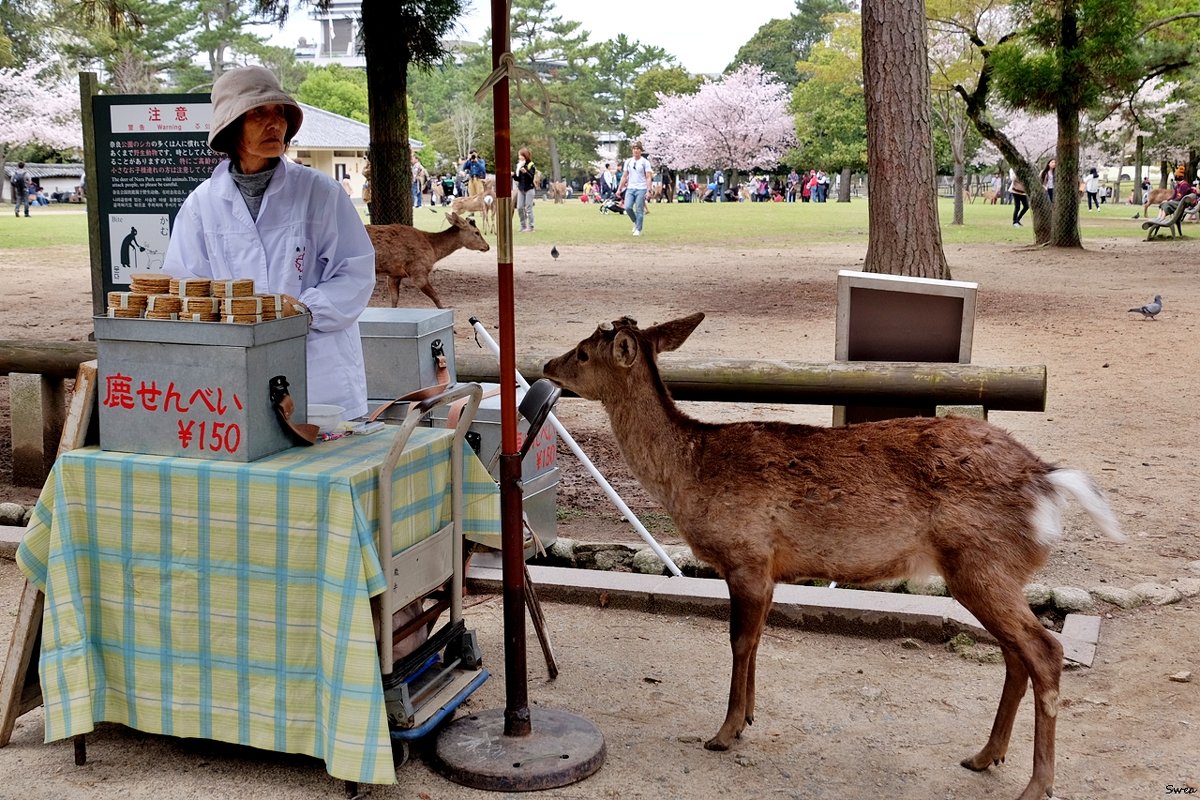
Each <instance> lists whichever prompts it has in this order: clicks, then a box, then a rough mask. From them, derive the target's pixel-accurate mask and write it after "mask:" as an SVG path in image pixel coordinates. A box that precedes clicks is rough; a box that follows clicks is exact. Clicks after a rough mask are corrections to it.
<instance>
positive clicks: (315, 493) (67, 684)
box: [17, 426, 499, 783]
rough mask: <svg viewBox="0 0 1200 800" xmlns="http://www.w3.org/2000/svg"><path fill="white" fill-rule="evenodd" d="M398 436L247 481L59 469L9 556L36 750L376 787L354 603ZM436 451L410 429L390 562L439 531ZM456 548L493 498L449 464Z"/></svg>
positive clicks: (381, 764)
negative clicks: (313, 775)
mask: <svg viewBox="0 0 1200 800" xmlns="http://www.w3.org/2000/svg"><path fill="white" fill-rule="evenodd" d="M398 431H399V428H398V427H392V426H389V427H388V428H386V429H385V430H384V431H382V432H380V433H377V434H372V435H369V436H350V437H347V438H344V439H339V440H336V441H330V442H321V443H318V444H317V445H316V446H314V447H296V448H292V449H290V450H285V451H283V452H281V453H278V454H276V455H273V456H269V457H267V458H263V459H260V460H258V461H253V462H250V463H235V462H222V461H208V460H201V459H187V458H167V457H162V456H148V455H131V454H126V453H115V452H108V451H102V450H99V449H97V448H94V447H93V448H84V449H81V450H75V451H73V452H70V453H67V454H65V455H63V456H62V457H61V458H60V459H59V460H58V462H57V464H56V465H55V467H54V470H53V472H52V474H51V476H50V478H49V480H48V481H47V482H46V486H45V488H44V489H43V490H42V494H41V497H40V498H39V499H38V503H37V507H36V508H35V510H34V513H33V519H32V521H31V522H30V526H29V529H28V531H27V532H26V534H25V537H24V540H23V541H22V543H21V546H20V548H19V550H18V553H17V561H18V564H19V565H20V567H21V569H22V570H23V571H24V573H25V574H26V576H28V577H29V579H30V580H31V581H33V582H34V583H35V584H37V586H38V587H39V588H40V589H42V590H43V591H44V592H45V595H46V605H45V612H44V616H43V622H42V647H41V662H40V665H39V666H40V675H41V683H42V695H43V699H44V703H45V707H46V741H48V742H49V741H54V740H57V739H63V738H66V737H69V736H74V735H76V734H81V733H87V732H90V731H92V730H93V729H94V726H95V724H96V723H97V722H100V721H108V722H118V723H121V724H124V725H127V726H129V727H132V728H136V729H138V730H142V731H147V732H150V733H159V734H165V735H169V736H179V737H199V738H204V739H217V740H220V741H225V742H233V743H236V744H242V745H249V746H251V747H257V748H262V749H266V750H275V751H280V752H286V753H304V754H307V755H311V756H315V757H316V758H319V759H322V760H323V761H325V764H326V769H327V770H328V771H329V774H330V775H333V776H334V777H337V778H342V779H345V780H352V781H360V782H364V783H394V782H395V779H396V777H395V771H394V768H393V766H392V749H391V740H390V737H389V735H388V729H387V716H386V713H385V708H384V698H383V688H382V685H381V682H380V674H379V655H378V654H379V650H378V646H377V644H376V640H375V633H374V627H373V624H372V617H371V605H370V597H371V596H372V595H376V594H379V593H380V592H382V591H383V589H384V587H385V581H384V576H383V572H382V570H381V568H380V562H379V559H378V558H377V556H376V553H375V533H376V527H377V519H378V514H377V502H378V501H377V489H378V483H379V465H380V464H381V463H382V461H383V459H384V457H385V456H386V455H387V452H388V450H389V448H390V447H391V445H392V443H393V442H394V440H395V437H396V434H397V432H398ZM451 444H452V432H451V431H447V430H440V429H429V428H417V429H416V430H415V431H414V432H413V434H412V436H411V438H410V440H409V442H408V445H407V446H406V448H405V451H404V454H403V455H402V456H401V459H400V462H399V464H398V465H397V467H396V470H395V473H394V480H393V490H392V501H393V508H394V511H393V534H392V535H393V546H394V550H395V552H397V553H398V552H401V551H402V550H404V549H405V548H407V547H409V546H411V545H413V544H415V543H416V542H418V541H420V540H422V539H424V538H426V537H428V536H430V535H432V534H433V533H435V532H436V531H437V530H439V529H440V528H442V527H444V526H445V525H446V524H448V523H449V522H450V520H451V481H450V470H451V462H450V447H451ZM464 463H465V464H466V472H467V475H466V476H465V477H464V482H463V484H464V505H465V507H466V508H465V512H464V528H465V530H466V532H468V533H470V532H473V531H478V532H488V531H495V530H498V529H499V499H498V498H499V495H498V491H497V488H496V485H495V483H494V482H493V480H492V478H491V477H490V476H489V475H488V473H487V470H486V469H485V468H484V467H483V465H482V464H481V463H480V462H479V460H478V459H476V458H475V457H474V456H473V455H470V453H469V450H468V457H467V458H465V459H464Z"/></svg>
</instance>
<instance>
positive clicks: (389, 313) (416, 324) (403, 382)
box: [358, 308, 456, 400]
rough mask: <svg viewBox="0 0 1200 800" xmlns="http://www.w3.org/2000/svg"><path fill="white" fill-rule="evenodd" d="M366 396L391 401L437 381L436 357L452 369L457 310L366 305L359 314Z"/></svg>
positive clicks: (452, 371)
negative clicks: (438, 356)
mask: <svg viewBox="0 0 1200 800" xmlns="http://www.w3.org/2000/svg"><path fill="white" fill-rule="evenodd" d="M358 330H359V335H360V336H361V337H362V345H363V361H364V363H365V365H366V369H367V397H368V398H370V399H372V400H392V399H394V398H396V397H399V396H400V395H403V394H408V393H409V392H412V391H416V390H417V389H423V388H425V387H426V386H434V385H436V384H437V383H438V378H437V371H438V364H437V356H436V353H438V352H441V353H444V354H445V356H446V367H447V369H448V370H449V371H450V382H451V383H453V382H454V381H455V379H456V376H455V372H454V312H453V311H450V310H442V309H426V308H368V309H366V310H365V311H363V313H362V316H360V317H359V318H358Z"/></svg>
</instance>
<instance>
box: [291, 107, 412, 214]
mask: <svg viewBox="0 0 1200 800" xmlns="http://www.w3.org/2000/svg"><path fill="white" fill-rule="evenodd" d="M300 107H301V108H302V109H303V110H304V124H303V125H301V126H300V131H299V132H298V133H297V134H296V138H295V139H293V140H292V144H291V147H289V148H288V152H287V155H288V158H290V159H292V160H293V161H300V162H302V163H303V164H304V165H305V166H308V167H313V168H314V169H318V170H320V171H321V172H324V173H325V174H326V175H329V176H331V177H332V178H333V179H334V180H336V181H341V179H342V178H343V177H347V176H349V178H350V187H351V189H352V190H353V191H352V194H351V196H352V197H355V198H357V197H361V196H362V186H363V167H364V166H366V163H367V152H368V150H369V149H370V147H371V127H370V126H369V125H367V123H365V122H359V121H358V120H355V119H350V118H349V117H343V116H341V115H340V114H334V113H333V112H332V111H326V110H324V109H321V108H317V107H316V106H310V105H308V104H307V103H301V104H300ZM408 145H409V147H411V148H412V149H413V150H420V149H421V148H422V147H424V146H425V145H424V144H423V143H422V142H420V141H418V140H416V139H409V140H408Z"/></svg>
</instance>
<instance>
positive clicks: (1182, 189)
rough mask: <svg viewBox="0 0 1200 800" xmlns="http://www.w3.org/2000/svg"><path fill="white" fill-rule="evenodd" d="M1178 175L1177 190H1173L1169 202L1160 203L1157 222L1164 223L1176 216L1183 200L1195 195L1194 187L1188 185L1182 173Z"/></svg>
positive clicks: (1193, 203)
mask: <svg viewBox="0 0 1200 800" xmlns="http://www.w3.org/2000/svg"><path fill="white" fill-rule="evenodd" d="M1177 175H1178V178H1177V179H1176V180H1175V188H1174V189H1172V190H1171V199H1170V200H1167V201H1166V202H1163V203H1159V205H1158V219H1156V220H1154V221H1155V222H1162V221H1163V220H1165V219H1166V218H1167V217H1169V216H1171V215H1172V214H1174V213H1175V209H1177V208H1179V204H1180V203H1182V202H1183V198H1185V197H1187V196H1188V195H1189V194H1194V193H1195V191H1196V190H1195V189H1193V188H1192V185H1191V184H1190V183H1188V180H1187V178H1186V177H1184V176H1183V173H1182V172H1180V173H1177ZM1193 200H1194V198H1193ZM1189 205H1195V202H1192V203H1189Z"/></svg>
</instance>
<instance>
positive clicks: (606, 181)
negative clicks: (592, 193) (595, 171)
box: [600, 162, 617, 200]
mask: <svg viewBox="0 0 1200 800" xmlns="http://www.w3.org/2000/svg"><path fill="white" fill-rule="evenodd" d="M616 193H617V170H616V168H615V167H613V165H612V164H611V163H609V162H605V164H604V172H602V173H600V199H601V200H607V199H608V198H610V197H612V196H613V195H614V194H616Z"/></svg>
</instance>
